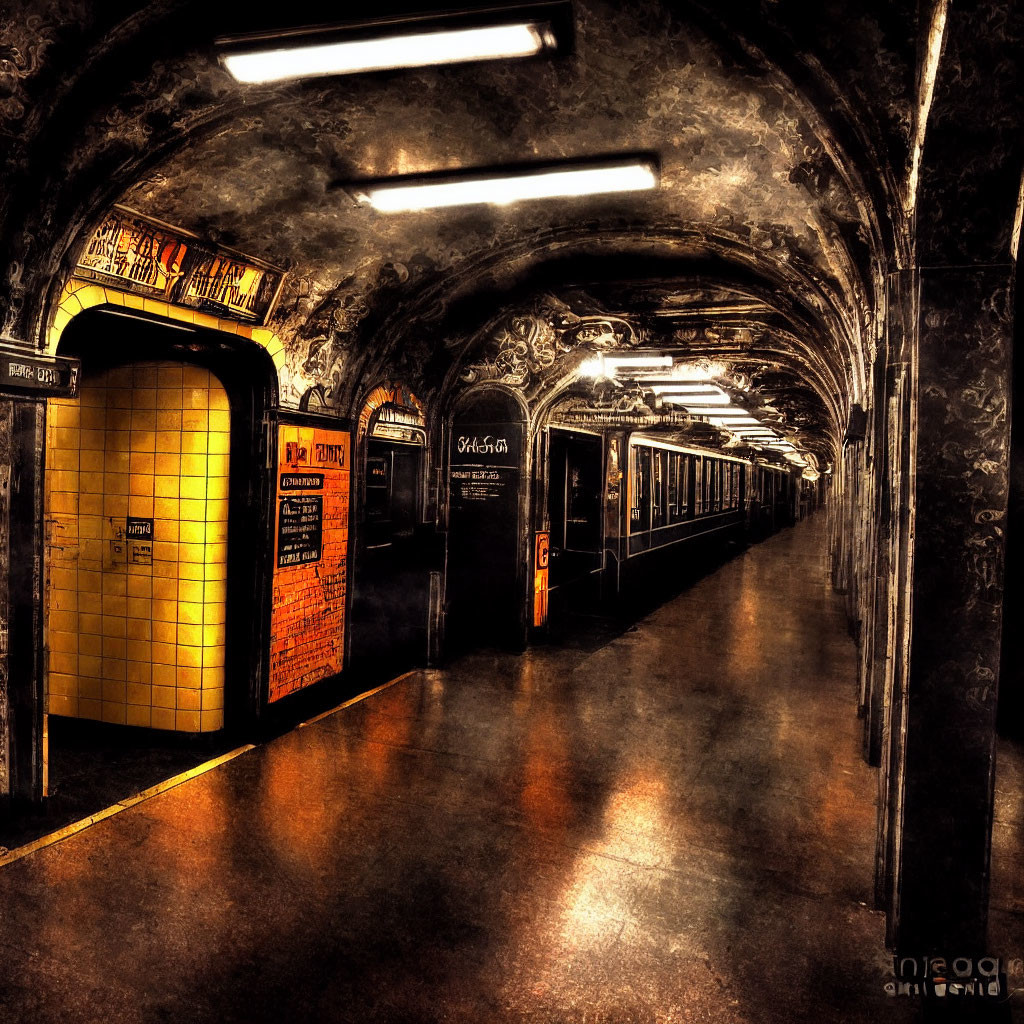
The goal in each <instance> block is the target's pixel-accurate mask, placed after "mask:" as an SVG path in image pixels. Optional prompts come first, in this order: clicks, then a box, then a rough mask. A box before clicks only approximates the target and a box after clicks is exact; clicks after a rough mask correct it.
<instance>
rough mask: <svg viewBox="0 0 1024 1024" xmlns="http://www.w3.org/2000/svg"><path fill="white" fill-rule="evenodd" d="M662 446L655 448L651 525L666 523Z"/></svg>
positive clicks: (663, 453) (665, 453) (656, 525)
mask: <svg viewBox="0 0 1024 1024" xmlns="http://www.w3.org/2000/svg"><path fill="white" fill-rule="evenodd" d="M667 454H668V453H667V452H663V451H662V450H661V449H660V448H655V449H654V452H653V456H654V482H653V485H652V486H651V527H652V528H654V527H658V526H664V525H665V483H666V481H665V475H666V474H665V456H666V455H667Z"/></svg>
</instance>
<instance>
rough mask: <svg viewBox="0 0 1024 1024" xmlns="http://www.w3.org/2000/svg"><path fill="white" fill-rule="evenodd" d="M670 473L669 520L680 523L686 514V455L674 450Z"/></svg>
mask: <svg viewBox="0 0 1024 1024" xmlns="http://www.w3.org/2000/svg"><path fill="white" fill-rule="evenodd" d="M670 458H671V460H672V461H671V463H670V473H669V491H670V498H671V500H670V501H669V520H670V521H671V522H673V523H678V522H679V521H680V520H681V519H682V518H683V516H684V515H686V498H685V497H684V493H685V489H686V456H685V455H680V453H679V452H673V453H672V455H671V456H670Z"/></svg>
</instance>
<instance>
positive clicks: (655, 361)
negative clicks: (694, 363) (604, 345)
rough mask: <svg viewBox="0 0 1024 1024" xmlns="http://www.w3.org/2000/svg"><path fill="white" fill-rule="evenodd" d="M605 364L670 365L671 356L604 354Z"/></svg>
mask: <svg viewBox="0 0 1024 1024" xmlns="http://www.w3.org/2000/svg"><path fill="white" fill-rule="evenodd" d="M604 361H605V365H606V366H612V367H615V366H671V365H672V357H671V356H605V357H604Z"/></svg>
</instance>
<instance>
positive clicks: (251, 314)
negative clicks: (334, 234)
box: [75, 206, 284, 324]
mask: <svg viewBox="0 0 1024 1024" xmlns="http://www.w3.org/2000/svg"><path fill="white" fill-rule="evenodd" d="M75 275H76V276H77V277H81V278H87V279H90V280H92V279H96V280H101V281H102V280H103V279H106V278H113V279H114V281H115V282H116V283H117V286H118V287H119V288H122V289H124V290H125V291H130V292H138V293H140V294H142V295H149V296H154V297H159V298H162V299H165V300H166V301H167V302H172V303H175V304H177V305H180V306H190V307H192V308H194V309H203V310H209V311H210V312H211V313H214V314H215V315H217V316H227V317H232V318H233V319H236V320H244V321H246V322H249V323H253V322H255V323H261V324H265V323H266V322H267V320H269V318H270V314H271V313H272V312H273V309H274V305H275V304H276V302H277V299H278V297H279V295H280V292H281V286H282V284H283V283H284V271H283V270H279V269H278V268H276V267H272V266H271V265H270V264H269V263H264V262H263V261H262V260H258V259H255V258H254V257H252V256H243V255H242V254H241V253H236V252H233V251H231V250H229V249H226V248H225V247H223V246H216V245H212V244H210V243H208V242H202V241H201V240H200V239H199V238H198V237H197V236H196V235H194V234H192V232H190V231H185V230H183V229H182V228H175V227H172V226H171V225H169V224H163V223H161V222H160V221H157V220H153V219H151V218H149V217H145V216H143V215H142V214H140V213H136V211H134V210H129V209H128V208H127V207H123V206H115V207H114V208H113V209H112V210H111V211H110V213H109V214H108V215H107V217H106V219H105V220H104V221H103V223H102V224H101V225H100V226H99V227H98V228H97V229H96V231H95V233H94V234H93V236H92V238H90V239H89V242H88V243H87V245H86V247H85V250H84V251H83V253H82V255H81V256H79V258H78V265H77V267H76V268H75Z"/></svg>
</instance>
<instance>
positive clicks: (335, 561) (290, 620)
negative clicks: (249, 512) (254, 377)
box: [269, 424, 351, 701]
mask: <svg viewBox="0 0 1024 1024" xmlns="http://www.w3.org/2000/svg"><path fill="white" fill-rule="evenodd" d="M277 450H278V466H277V516H276V531H275V532H276V543H275V552H274V555H275V558H274V564H275V570H274V584H273V611H272V613H271V627H270V692H269V699H270V700H271V701H275V700H280V698H282V697H285V696H287V695H288V694H289V693H294V692H296V691H297V690H301V689H302V688H303V687H306V686H310V685H312V684H313V683H316V682H319V681H320V680H321V679H326V678H327V677H328V676H332V675H336V674H337V673H338V672H340V671H341V669H342V662H343V652H344V639H345V592H346V588H347V580H348V564H347V563H348V520H349V491H350V483H351V480H350V464H349V463H350V437H349V433H348V431H347V430H333V429H326V428H320V427H306V426H298V425H293V424H281V425H280V426H279V427H278V444H277Z"/></svg>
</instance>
